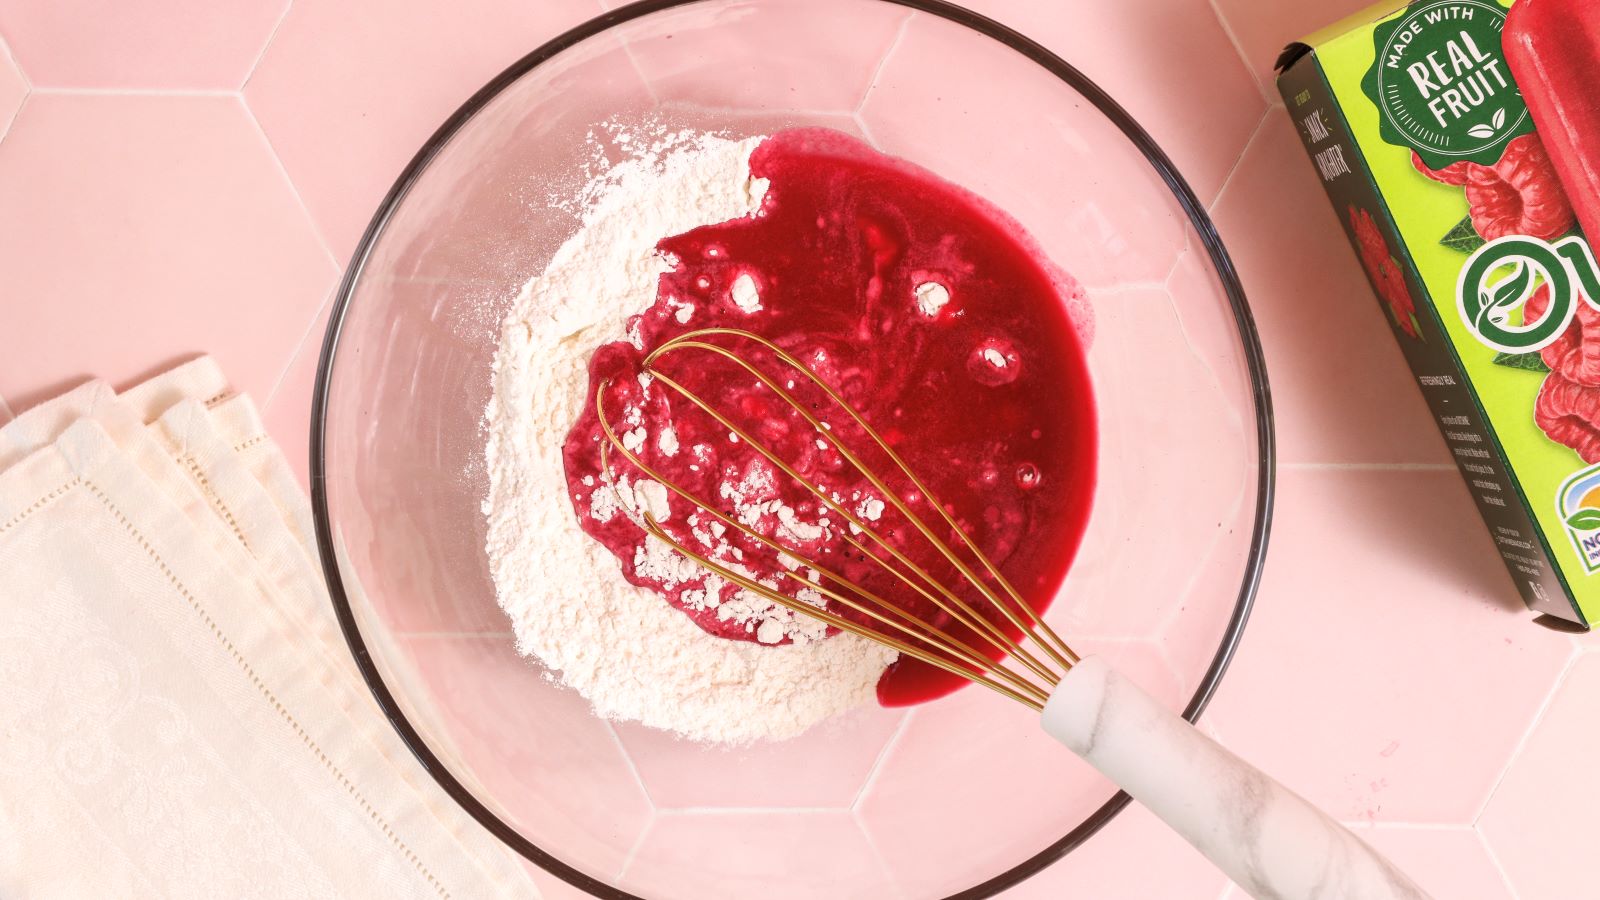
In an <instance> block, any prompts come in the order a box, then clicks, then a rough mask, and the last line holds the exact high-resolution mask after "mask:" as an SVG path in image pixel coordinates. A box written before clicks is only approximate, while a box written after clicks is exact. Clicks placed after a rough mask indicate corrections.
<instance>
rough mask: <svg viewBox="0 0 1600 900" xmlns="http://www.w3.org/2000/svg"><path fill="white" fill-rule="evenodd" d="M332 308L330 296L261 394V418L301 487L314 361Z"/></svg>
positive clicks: (306, 458)
mask: <svg viewBox="0 0 1600 900" xmlns="http://www.w3.org/2000/svg"><path fill="white" fill-rule="evenodd" d="M332 311H333V298H332V297H331V296H330V297H328V299H327V300H326V301H324V302H323V304H322V308H321V309H320V310H318V311H317V318H316V320H315V321H314V322H312V324H311V327H310V329H308V330H307V331H306V333H305V335H304V336H302V337H301V339H300V344H299V346H297V347H295V349H294V354H293V356H292V357H291V358H290V360H289V364H288V366H287V367H286V368H285V369H284V370H283V374H282V375H281V376H280V377H279V379H278V381H277V383H276V384H274V385H273V386H272V388H271V390H270V391H269V392H268V393H267V394H264V395H262V397H261V418H262V421H263V422H264V423H265V424H266V426H267V432H268V433H269V434H271V435H272V438H273V440H275V441H277V444H278V446H279V447H280V448H282V449H283V455H284V456H286V457H288V459H289V467H290V468H291V469H293V470H294V474H295V475H296V477H298V478H299V479H300V484H301V486H302V487H307V488H309V487H310V480H309V478H308V476H307V472H308V469H309V467H310V459H311V456H310V446H311V390H312V388H313V387H314V386H315V384H316V380H317V361H318V359H319V358H320V357H321V355H322V338H323V335H324V334H325V333H326V332H327V330H328V315H329V313H331V312H332Z"/></svg>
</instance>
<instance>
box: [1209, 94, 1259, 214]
mask: <svg viewBox="0 0 1600 900" xmlns="http://www.w3.org/2000/svg"><path fill="white" fill-rule="evenodd" d="M1272 110H1273V106H1272V104H1270V103H1268V104H1267V108H1266V109H1263V110H1262V111H1261V118H1260V119H1259V120H1257V122H1256V127H1255V128H1253V129H1251V131H1250V136H1249V137H1248V138H1246V139H1245V142H1244V149H1242V150H1240V151H1239V158H1238V159H1236V160H1234V161H1233V167H1232V168H1230V169H1228V174H1227V176H1226V177H1224V178H1223V179H1222V184H1221V186H1219V187H1218V188H1217V194H1216V196H1215V197H1212V198H1211V202H1210V203H1209V204H1207V206H1206V214H1207V215H1209V216H1211V217H1212V218H1213V219H1215V218H1216V212H1217V207H1219V206H1221V205H1222V199H1223V198H1224V197H1226V196H1227V195H1228V188H1230V187H1232V186H1233V180H1234V178H1236V177H1238V175H1239V170H1240V169H1242V168H1244V158H1245V157H1246V156H1249V155H1250V148H1251V147H1254V146H1255V143H1256V140H1257V139H1258V138H1260V137H1261V136H1262V134H1264V133H1265V132H1266V130H1267V120H1268V119H1269V118H1270V117H1271V116H1272ZM1213 224H1215V223H1213Z"/></svg>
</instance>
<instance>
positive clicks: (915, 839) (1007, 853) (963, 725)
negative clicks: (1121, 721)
mask: <svg viewBox="0 0 1600 900" xmlns="http://www.w3.org/2000/svg"><path fill="white" fill-rule="evenodd" d="M1067 637H1068V639H1069V641H1070V637H1071V636H1070V635H1069V636H1067ZM1074 647H1075V648H1076V649H1078V650H1079V652H1081V653H1084V654H1086V655H1087V654H1097V655H1100V656H1103V657H1105V658H1106V659H1107V660H1108V661H1109V662H1111V664H1112V665H1114V666H1115V667H1116V668H1117V669H1119V670H1120V671H1122V672H1123V673H1124V674H1126V675H1127V676H1128V677H1129V678H1131V679H1133V680H1134V681H1135V682H1137V683H1139V684H1140V685H1142V686H1143V687H1144V688H1145V689H1146V690H1148V691H1150V692H1151V693H1152V695H1154V696H1155V697H1156V698H1157V699H1159V700H1161V701H1162V702H1164V703H1166V704H1168V705H1169V706H1170V707H1172V708H1176V707H1177V706H1178V705H1179V702H1180V701H1179V697H1178V690H1177V682H1176V679H1175V678H1174V677H1173V675H1172V672H1171V670H1170V669H1169V668H1168V667H1167V666H1166V665H1165V663H1164V662H1162V660H1161V659H1160V657H1159V656H1158V655H1157V654H1156V652H1155V651H1154V650H1153V648H1151V647H1150V646H1149V645H1147V644H1143V643H1138V642H1129V643H1114V642H1104V643H1100V642H1079V643H1077V644H1074ZM1114 793H1115V790H1114V788H1113V787H1112V786H1111V784H1110V782H1108V781H1106V780H1105V779H1104V778H1102V777H1101V776H1100V775H1099V774H1098V773H1097V772H1095V771H1094V770H1093V769H1091V768H1090V767H1089V766H1088V765H1087V764H1086V763H1084V762H1082V761H1081V760H1079V759H1078V758H1077V757H1076V756H1074V755H1073V754H1072V753H1071V752H1070V751H1069V750H1067V749H1066V748H1064V747H1062V746H1061V745H1060V744H1058V743H1056V742H1055V741H1054V740H1053V739H1052V738H1050V737H1049V736H1048V735H1046V734H1045V733H1044V731H1043V730H1041V729H1040V727H1039V718H1038V716H1037V715H1036V714H1035V713H1033V712H1031V711H1030V710H1028V709H1026V708H1024V707H1022V706H1019V705H1017V704H1015V703H1011V702H1008V701H1006V700H1004V699H1001V698H999V697H997V696H995V695H994V694H992V693H991V692H989V691H985V690H982V689H980V688H972V687H969V688H966V689H964V690H962V691H960V692H958V693H956V694H953V695H951V696H950V697H947V698H945V699H943V700H939V701H936V702H934V703H932V704H929V705H927V706H924V707H919V708H918V709H917V710H916V711H915V712H913V714H912V716H911V721H910V722H909V723H908V724H907V726H906V728H905V730H904V732H902V733H901V735H900V736H899V737H898V738H897V739H896V740H895V741H894V743H893V744H891V745H890V748H889V752H888V753H887V754H886V755H885V757H884V760H883V762H882V763H881V764H880V765H879V769H878V771H877V773H876V774H875V775H874V777H873V780H872V782H871V783H870V785H869V786H868V788H867V790H866V792H865V793H864V794H863V796H862V800H861V802H860V804H858V806H857V808H856V814H857V815H858V816H859V817H860V819H861V822H862V825H863V827H865V828H866V830H867V832H868V834H870V835H871V836H872V839H873V843H874V845H875V846H876V847H877V848H878V850H879V852H880V853H881V854H882V856H883V859H884V862H885V863H886V864H887V865H888V867H889V871H890V873H891V874H892V875H893V876H894V878H895V882H896V883H897V884H898V885H900V887H901V888H902V889H904V890H905V892H906V893H907V894H909V895H910V896H914V897H925V896H946V895H948V894H951V893H954V892H956V891H959V890H963V889H965V888H969V887H972V886H973V885H976V884H978V883H980V882H983V881H986V880H988V879H989V878H992V877H994V876H996V875H999V874H1001V873H1002V872H1004V871H1007V870H1009V869H1010V868H1012V867H1013V866H1016V865H1018V864H1019V863H1021V862H1023V861H1024V860H1026V859H1028V858H1029V857H1031V856H1033V855H1034V854H1036V853H1038V852H1040V851H1042V850H1044V849H1045V848H1046V847H1048V846H1049V845H1051V844H1053V843H1054V842H1056V841H1058V840H1060V839H1061V838H1062V837H1064V836H1065V835H1066V834H1067V833H1068V832H1070V831H1071V830H1072V829H1074V828H1076V827H1077V826H1078V825H1079V824H1080V823H1081V822H1082V821H1084V819H1086V818H1087V817H1088V816H1089V815H1090V814H1091V813H1093V812H1094V811H1095V810H1096V809H1098V808H1099V807H1100V805H1101V804H1103V803H1104V802H1105V801H1106V800H1108V799H1110V797H1111V796H1112V794H1114ZM1075 852H1089V853H1093V852H1095V851H1094V850H1093V849H1092V848H1084V849H1080V850H1078V851H1075Z"/></svg>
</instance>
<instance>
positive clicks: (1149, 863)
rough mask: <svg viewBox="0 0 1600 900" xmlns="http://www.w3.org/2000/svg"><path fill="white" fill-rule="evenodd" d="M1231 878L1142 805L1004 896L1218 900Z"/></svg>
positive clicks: (1009, 899) (1012, 899)
mask: <svg viewBox="0 0 1600 900" xmlns="http://www.w3.org/2000/svg"><path fill="white" fill-rule="evenodd" d="M1227 883H1228V879H1227V878H1226V877H1224V876H1223V874H1222V873H1221V872H1219V871H1217V868H1216V867H1215V866H1213V865H1211V863H1210V862H1209V861H1207V860H1206V858H1205V857H1204V856H1201V855H1200V851H1198V850H1196V849H1194V848H1193V847H1191V846H1189V845H1188V844H1187V843H1185V842H1184V840H1183V838H1181V837H1178V836H1177V834H1175V833H1174V832H1173V831H1172V829H1170V828H1168V827H1167V826H1166V823H1164V822H1162V821H1161V820H1160V819H1158V818H1156V817H1155V815H1154V814H1152V813H1150V812H1148V811H1146V810H1145V809H1144V807H1142V806H1139V805H1138V804H1132V805H1130V806H1129V807H1128V808H1127V809H1124V810H1123V811H1122V812H1120V813H1118V814H1117V817H1116V818H1115V819H1112V820H1111V822H1110V824H1108V825H1106V827H1105V828H1102V829H1101V830H1100V831H1099V833H1097V834H1095V836H1094V837H1091V838H1089V840H1088V841H1087V842H1086V843H1084V844H1083V846H1081V847H1079V848H1077V849H1076V850H1073V851H1072V852H1071V853H1069V854H1067V856H1066V858H1064V859H1062V860H1061V861H1060V862H1058V863H1056V864H1055V865H1053V866H1051V867H1050V868H1048V869H1045V870H1044V871H1043V872H1040V873H1039V874H1037V875H1035V876H1033V877H1032V878H1030V879H1028V880H1027V881H1024V882H1023V883H1022V884H1020V885H1018V886H1017V887H1015V888H1012V889H1011V890H1009V891H1006V892H1005V893H1004V894H1002V895H1001V896H1002V897H1004V898H1005V900H1060V898H1062V897H1093V898H1095V900H1150V898H1153V897H1159V898H1161V900H1216V897H1217V895H1218V894H1219V893H1221V891H1222V888H1223V886H1224V885H1226V884H1227Z"/></svg>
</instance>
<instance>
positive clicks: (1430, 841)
mask: <svg viewBox="0 0 1600 900" xmlns="http://www.w3.org/2000/svg"><path fill="white" fill-rule="evenodd" d="M1355 832H1356V834H1357V835H1359V836H1360V837H1361V839H1362V840H1364V841H1366V842H1367V843H1369V844H1371V845H1372V846H1373V848H1374V849H1376V850H1377V851H1378V852H1379V853H1382V854H1383V855H1384V856H1386V857H1388V858H1389V861H1390V862H1392V863H1394V864H1395V865H1396V866H1397V867H1399V868H1400V870H1401V871H1403V872H1405V873H1406V874H1407V875H1409V876H1411V880H1413V881H1415V882H1416V883H1417V884H1418V886H1420V887H1421V888H1422V889H1423V890H1425V891H1427V892H1428V893H1429V894H1430V895H1432V896H1434V897H1449V898H1451V900H1513V898H1514V897H1515V896H1516V895H1515V894H1513V893H1512V892H1511V890H1510V889H1509V888H1508V887H1506V881H1505V878H1504V877H1503V876H1502V875H1501V874H1500V870H1499V868H1498V867H1497V866H1496V865H1495V863H1494V860H1492V859H1490V858H1489V850H1488V848H1487V847H1485V846H1484V844H1483V838H1482V837H1480V836H1479V835H1478V833H1477V832H1476V831H1473V830H1472V828H1471V827H1469V826H1466V825H1461V826H1457V827H1452V828H1411V827H1405V826H1398V827H1392V828H1391V827H1383V826H1380V827H1377V828H1372V827H1360V828H1356V829H1355ZM1575 883H1576V882H1575ZM1524 896H1525V897H1526V895H1524ZM1528 900H1531V898H1528Z"/></svg>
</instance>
